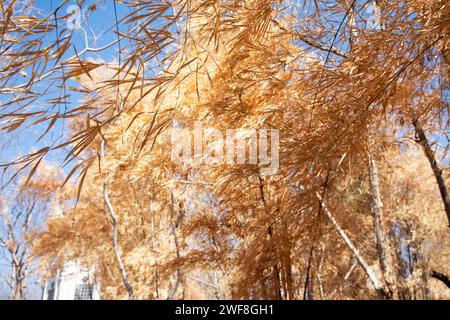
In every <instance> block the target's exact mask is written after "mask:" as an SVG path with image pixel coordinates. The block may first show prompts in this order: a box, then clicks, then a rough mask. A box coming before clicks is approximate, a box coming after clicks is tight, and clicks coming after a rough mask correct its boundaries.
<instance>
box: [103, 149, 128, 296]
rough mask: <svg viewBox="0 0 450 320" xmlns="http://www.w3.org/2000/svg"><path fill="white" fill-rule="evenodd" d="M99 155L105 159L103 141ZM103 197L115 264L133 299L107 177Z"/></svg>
mask: <svg viewBox="0 0 450 320" xmlns="http://www.w3.org/2000/svg"><path fill="white" fill-rule="evenodd" d="M101 157H102V160H104V159H105V141H102V145H101ZM103 198H104V200H105V203H106V207H107V208H108V212H109V216H110V218H111V221H112V224H113V249H114V255H115V258H116V262H117V266H118V268H119V271H120V275H121V277H122V282H123V285H124V287H125V289H126V290H127V292H128V298H129V299H130V300H133V299H134V290H133V287H132V286H131V284H130V282H129V281H128V276H127V273H126V270H125V265H124V263H123V260H122V255H121V253H120V247H119V242H118V237H119V235H118V233H119V229H118V228H119V222H118V220H117V217H116V213H115V211H114V207H113V206H112V203H111V201H110V199H109V191H108V179H107V178H106V179H105V181H104V182H103Z"/></svg>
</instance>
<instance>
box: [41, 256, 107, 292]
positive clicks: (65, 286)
mask: <svg viewBox="0 0 450 320" xmlns="http://www.w3.org/2000/svg"><path fill="white" fill-rule="evenodd" d="M42 299H43V300H100V292H99V288H98V283H97V281H96V280H95V279H94V277H93V272H92V270H84V269H83V268H82V267H81V266H80V264H79V263H77V262H69V263H66V264H65V265H64V268H62V269H61V270H59V271H58V272H57V274H56V276H55V277H53V278H51V279H49V280H48V281H47V282H46V283H45V287H44V294H43V297H42Z"/></svg>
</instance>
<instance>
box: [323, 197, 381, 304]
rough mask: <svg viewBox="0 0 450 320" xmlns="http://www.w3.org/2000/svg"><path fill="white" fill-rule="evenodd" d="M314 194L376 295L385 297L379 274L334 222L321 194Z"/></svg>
mask: <svg viewBox="0 0 450 320" xmlns="http://www.w3.org/2000/svg"><path fill="white" fill-rule="evenodd" d="M316 196H317V198H318V199H319V200H320V201H321V202H322V209H323V212H324V213H325V216H326V217H327V218H328V219H329V220H330V222H331V224H332V225H333V226H334V227H335V229H336V230H337V232H338V233H339V235H340V236H341V238H342V240H343V241H344V243H345V244H346V245H347V248H349V249H350V252H351V253H352V254H353V256H354V257H355V259H356V261H357V262H358V264H359V265H360V266H361V268H362V269H363V270H364V272H365V273H366V274H367V277H368V278H369V280H370V282H371V283H372V285H373V287H374V288H375V290H376V292H377V293H378V295H379V296H380V297H381V298H386V297H387V296H388V294H387V292H386V290H385V289H384V288H383V286H382V283H381V280H380V276H379V275H378V273H377V272H376V271H375V270H373V269H372V268H371V267H370V266H369V265H368V264H367V262H366V260H365V259H364V258H363V256H362V255H361V253H360V252H359V251H358V249H356V247H355V246H354V245H353V243H352V241H351V240H350V238H349V237H348V236H347V234H346V233H345V232H344V230H342V228H341V227H340V226H339V224H338V223H337V222H336V220H335V219H334V217H333V215H332V214H331V212H330V210H328V207H327V206H326V204H325V202H324V201H323V200H322V196H321V195H320V194H319V193H318V192H317V193H316Z"/></svg>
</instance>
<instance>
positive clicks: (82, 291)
mask: <svg viewBox="0 0 450 320" xmlns="http://www.w3.org/2000/svg"><path fill="white" fill-rule="evenodd" d="M93 291H94V288H93V285H91V284H79V285H77V286H76V288H75V300H92V292H93Z"/></svg>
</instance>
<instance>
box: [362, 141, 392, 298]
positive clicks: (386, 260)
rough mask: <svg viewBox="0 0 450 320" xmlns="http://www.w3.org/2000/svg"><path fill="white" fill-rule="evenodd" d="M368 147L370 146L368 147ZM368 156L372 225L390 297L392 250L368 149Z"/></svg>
mask: <svg viewBox="0 0 450 320" xmlns="http://www.w3.org/2000/svg"><path fill="white" fill-rule="evenodd" d="M369 149H370V147H369ZM368 157H369V177H370V187H371V195H372V211H373V216H374V219H373V220H374V227H375V235H376V245H377V253H378V259H379V261H380V266H381V271H382V273H383V280H384V282H385V285H386V288H387V291H388V295H389V297H390V298H393V297H396V292H397V290H396V284H395V282H396V281H395V280H396V278H395V272H394V267H393V263H392V257H393V255H392V250H391V246H390V245H389V242H388V239H387V237H386V232H385V230H384V226H383V209H382V208H383V202H382V201H381V192H380V181H379V179H378V168H377V163H376V161H375V159H374V158H373V157H372V155H371V153H370V150H369V152H368Z"/></svg>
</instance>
